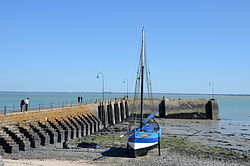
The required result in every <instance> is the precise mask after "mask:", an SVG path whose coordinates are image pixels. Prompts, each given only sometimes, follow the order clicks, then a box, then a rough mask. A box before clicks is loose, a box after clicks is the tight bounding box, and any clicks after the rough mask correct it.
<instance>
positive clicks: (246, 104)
mask: <svg viewBox="0 0 250 166" xmlns="http://www.w3.org/2000/svg"><path fill="white" fill-rule="evenodd" d="M78 96H83V98H84V99H83V100H84V102H94V101H96V100H101V99H102V94H101V93H80V92H79V93H78V92H0V111H3V107H4V106H8V107H9V108H11V107H13V105H14V107H16V108H18V106H19V103H20V100H21V99H22V98H27V97H29V98H30V105H32V106H34V107H35V106H36V105H38V104H41V103H44V104H49V103H53V104H58V105H59V104H60V103H62V102H63V103H64V104H65V103H71V102H72V103H76V102H77V97H78ZM123 96H124V94H123V93H108V94H105V98H106V100H107V99H112V100H113V99H114V98H115V97H123ZM129 96H130V97H132V94H130V95H129ZM153 96H154V97H155V98H162V97H163V96H165V98H210V97H211V96H209V95H170V94H157V93H156V94H154V95H153ZM215 98H216V100H217V101H218V103H219V108H220V117H221V119H222V120H232V121H243V122H247V123H250V96H229V95H228V96H227V95H216V96H215Z"/></svg>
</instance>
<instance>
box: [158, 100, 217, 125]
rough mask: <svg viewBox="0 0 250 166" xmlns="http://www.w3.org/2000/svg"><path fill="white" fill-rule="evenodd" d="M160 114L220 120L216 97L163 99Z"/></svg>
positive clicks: (161, 115) (179, 117)
mask: <svg viewBox="0 0 250 166" xmlns="http://www.w3.org/2000/svg"><path fill="white" fill-rule="evenodd" d="M159 116H160V117H165V118H174V119H212V120H219V119H220V117H219V105H218V102H217V101H216V100H214V99H163V100H162V101H161V103H160V105H159Z"/></svg>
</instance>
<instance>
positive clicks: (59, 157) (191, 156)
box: [0, 119, 250, 166]
mask: <svg viewBox="0 0 250 166" xmlns="http://www.w3.org/2000/svg"><path fill="white" fill-rule="evenodd" d="M157 121H158V122H159V123H160V124H161V126H162V128H163V137H168V136H170V137H171V138H178V139H181V140H188V141H191V142H194V143H199V144H203V145H206V146H207V147H211V146H213V147H222V148H224V149H226V150H227V151H230V152H231V151H232V152H234V151H235V152H237V155H234V153H224V152H223V151H222V152H219V153H218V152H216V153H213V152H211V151H200V150H197V148H195V144H190V145H189V146H164V147H162V148H161V156H158V151H157V149H154V150H152V151H150V152H149V154H148V155H147V156H143V157H139V158H131V157H128V156H127V153H126V143H125V142H124V140H123V142H122V141H119V140H118V139H115V140H107V141H110V142H111V144H109V145H107V144H106V143H104V144H103V145H102V147H101V148H100V149H86V148H79V147H76V145H77V143H78V142H81V141H84V140H89V141H91V140H94V139H96V138H102V137H104V136H107V135H109V134H114V135H116V136H118V138H120V137H119V136H120V135H122V134H124V133H125V131H126V127H127V123H123V124H118V125H116V126H113V127H111V128H109V129H108V130H105V131H102V132H99V133H96V134H95V135H91V136H88V137H86V138H85V139H78V140H72V141H69V142H68V145H69V149H63V148H58V145H59V144H58V145H50V146H47V147H41V148H38V149H31V150H27V151H24V152H19V153H16V154H5V155H4V156H3V162H4V164H5V165H21V166H24V165H48V166H50V165H63V166H64V165H65V166H66V165H72V166H76V165H129V166H138V165H190V166H191V165H201V166H204V165H246V166H248V165H250V159H249V155H250V151H249V149H250V147H249V146H250V142H249V141H250V140H249V135H248V133H249V130H248V129H249V126H240V128H239V129H237V131H238V130H240V131H241V128H242V129H244V130H242V131H243V132H242V133H241V134H240V133H236V132H233V130H230V129H229V127H228V126H230V125H231V127H232V128H235V126H234V125H235V124H230V125H229V124H223V123H221V122H218V121H209V120H176V119H157ZM236 127H237V126H236ZM229 130H230V131H229ZM244 134H245V135H244ZM107 138H108V137H107ZM124 139H126V138H124ZM163 140H164V139H163ZM229 144H230V145H229ZM239 145H240V146H239ZM0 163H1V162H0ZM0 165H1V164H0Z"/></svg>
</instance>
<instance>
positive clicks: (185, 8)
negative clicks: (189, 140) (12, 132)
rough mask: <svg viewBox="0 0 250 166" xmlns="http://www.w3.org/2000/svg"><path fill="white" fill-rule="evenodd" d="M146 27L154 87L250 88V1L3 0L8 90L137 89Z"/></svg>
mask: <svg viewBox="0 0 250 166" xmlns="http://www.w3.org/2000/svg"><path fill="white" fill-rule="evenodd" d="M143 25H144V26H145V29H146V40H147V41H146V42H147V54H148V59H149V66H150V69H151V74H152V84H153V91H154V92H169V93H178V92H180V93H182V92H184V93H210V92H211V87H209V86H208V84H209V82H210V81H213V82H214V83H215V92H216V93H244V94H250V1H249V0H203V1H201V0H193V1H192V0H174V1H167V0H158V1H149V0H148V1H147V0H126V1H121V0H120V1H118V0H112V1H111V0H105V1H104V0H99V1H97V0H91V1H83V0H79V1H77V0H74V1H69V0H68V1H66V0H53V1H51V0H36V1H33V0H24V1H20V0H16V1H14V0H1V1H0V91H87V92H89V91H94V92H98V91H101V80H100V79H97V78H96V74H97V73H98V72H99V71H102V72H103V73H104V75H105V90H106V91H112V92H119V91H124V90H125V89H126V86H125V84H123V83H122V82H123V79H124V78H127V79H128V80H129V81H128V82H129V91H131V92H133V90H134V81H135V76H136V68H137V64H138V60H139V53H140V45H141V43H140V42H141V27H142V26H143Z"/></svg>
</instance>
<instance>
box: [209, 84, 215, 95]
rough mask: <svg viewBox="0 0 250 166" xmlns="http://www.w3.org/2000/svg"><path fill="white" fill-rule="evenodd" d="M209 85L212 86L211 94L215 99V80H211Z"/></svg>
mask: <svg viewBox="0 0 250 166" xmlns="http://www.w3.org/2000/svg"><path fill="white" fill-rule="evenodd" d="M209 86H212V94H211V96H212V99H214V82H213V81H211V82H209Z"/></svg>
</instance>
